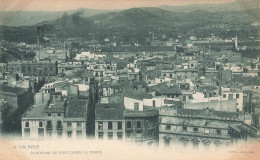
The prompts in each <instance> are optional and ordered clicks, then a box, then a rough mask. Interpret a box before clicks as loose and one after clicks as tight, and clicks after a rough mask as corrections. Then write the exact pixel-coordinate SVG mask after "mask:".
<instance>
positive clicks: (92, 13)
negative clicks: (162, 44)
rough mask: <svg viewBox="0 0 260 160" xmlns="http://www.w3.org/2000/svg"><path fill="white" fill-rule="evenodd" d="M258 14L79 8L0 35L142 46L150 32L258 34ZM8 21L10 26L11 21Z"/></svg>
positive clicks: (172, 34)
mask: <svg viewBox="0 0 260 160" xmlns="http://www.w3.org/2000/svg"><path fill="white" fill-rule="evenodd" d="M40 13H41V15H42V16H43V15H44V14H47V13H45V12H44V13H42V12H39V14H38V16H39V15H40ZM259 13H260V9H259V8H255V9H247V10H240V9H239V10H232V11H218V12H209V11H206V10H195V11H190V12H177V11H170V10H169V9H168V10H166V9H161V8H160V7H146V8H131V9H126V10H121V11H119V10H117V11H100V10H88V9H79V10H74V11H70V12H68V11H67V12H52V13H48V14H53V15H55V16H53V17H51V16H46V15H45V16H44V17H46V18H43V19H39V20H37V22H36V21H33V20H35V19H34V18H31V19H32V21H29V22H30V23H31V24H30V25H28V26H27V25H25V26H24V25H23V26H19V25H18V23H19V22H20V21H22V20H19V21H17V22H15V23H17V24H16V25H14V26H9V25H4V26H3V25H2V26H1V25H0V33H3V35H4V36H3V37H4V39H5V40H10V41H25V42H29V43H35V39H36V36H37V27H40V32H41V34H42V35H46V34H51V35H55V36H56V37H57V38H61V39H66V38H71V37H75V38H78V37H81V38H84V39H86V40H91V39H95V40H98V41H100V42H102V41H103V40H104V39H105V38H110V40H112V41H116V42H120V43H121V42H122V43H125V44H129V43H132V42H138V43H141V44H145V43H146V42H147V38H151V36H152V35H151V34H152V33H154V35H155V37H157V39H163V38H162V35H163V34H164V35H167V36H168V38H169V37H178V35H183V36H186V37H189V36H191V35H194V36H197V37H207V36H210V35H211V33H213V34H215V35H216V36H219V37H221V38H230V37H235V36H236V35H238V36H239V37H240V38H248V37H252V36H255V35H258V34H259V26H253V25H252V24H253V23H255V22H258V23H259V22H260V14H259ZM36 15H37V14H36ZM36 15H35V16H36ZM48 18H49V19H48ZM8 22H10V23H9V24H11V20H9V21H8ZM29 22H23V23H27V24H28V23H29ZM33 22H34V23H33ZM2 23H3V22H2ZM4 24H7V22H6V23H4Z"/></svg>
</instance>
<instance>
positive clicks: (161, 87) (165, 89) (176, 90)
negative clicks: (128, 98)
mask: <svg viewBox="0 0 260 160" xmlns="http://www.w3.org/2000/svg"><path fill="white" fill-rule="evenodd" d="M149 90H152V91H156V92H158V93H160V94H181V89H180V87H179V86H178V85H173V86H172V85H167V83H160V84H158V85H155V86H151V87H149Z"/></svg>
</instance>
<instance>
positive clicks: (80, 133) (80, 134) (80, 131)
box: [77, 130, 82, 138]
mask: <svg viewBox="0 0 260 160" xmlns="http://www.w3.org/2000/svg"><path fill="white" fill-rule="evenodd" d="M77 137H78V138H79V137H82V130H79V131H77Z"/></svg>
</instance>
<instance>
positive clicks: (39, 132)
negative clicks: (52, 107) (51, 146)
mask: <svg viewBox="0 0 260 160" xmlns="http://www.w3.org/2000/svg"><path fill="white" fill-rule="evenodd" d="M38 136H39V137H43V136H44V129H43V128H38Z"/></svg>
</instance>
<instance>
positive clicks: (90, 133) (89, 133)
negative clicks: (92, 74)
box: [86, 84, 95, 138]
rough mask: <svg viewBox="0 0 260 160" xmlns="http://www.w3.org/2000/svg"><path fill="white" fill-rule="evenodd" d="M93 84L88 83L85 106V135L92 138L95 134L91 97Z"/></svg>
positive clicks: (92, 100) (93, 104)
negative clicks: (86, 104) (87, 96)
mask: <svg viewBox="0 0 260 160" xmlns="http://www.w3.org/2000/svg"><path fill="white" fill-rule="evenodd" d="M93 89H94V88H93V84H90V88H89V98H88V107H87V126H86V129H87V131H86V133H87V137H89V138H93V137H94V136H95V102H94V98H93V93H92V92H93Z"/></svg>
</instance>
